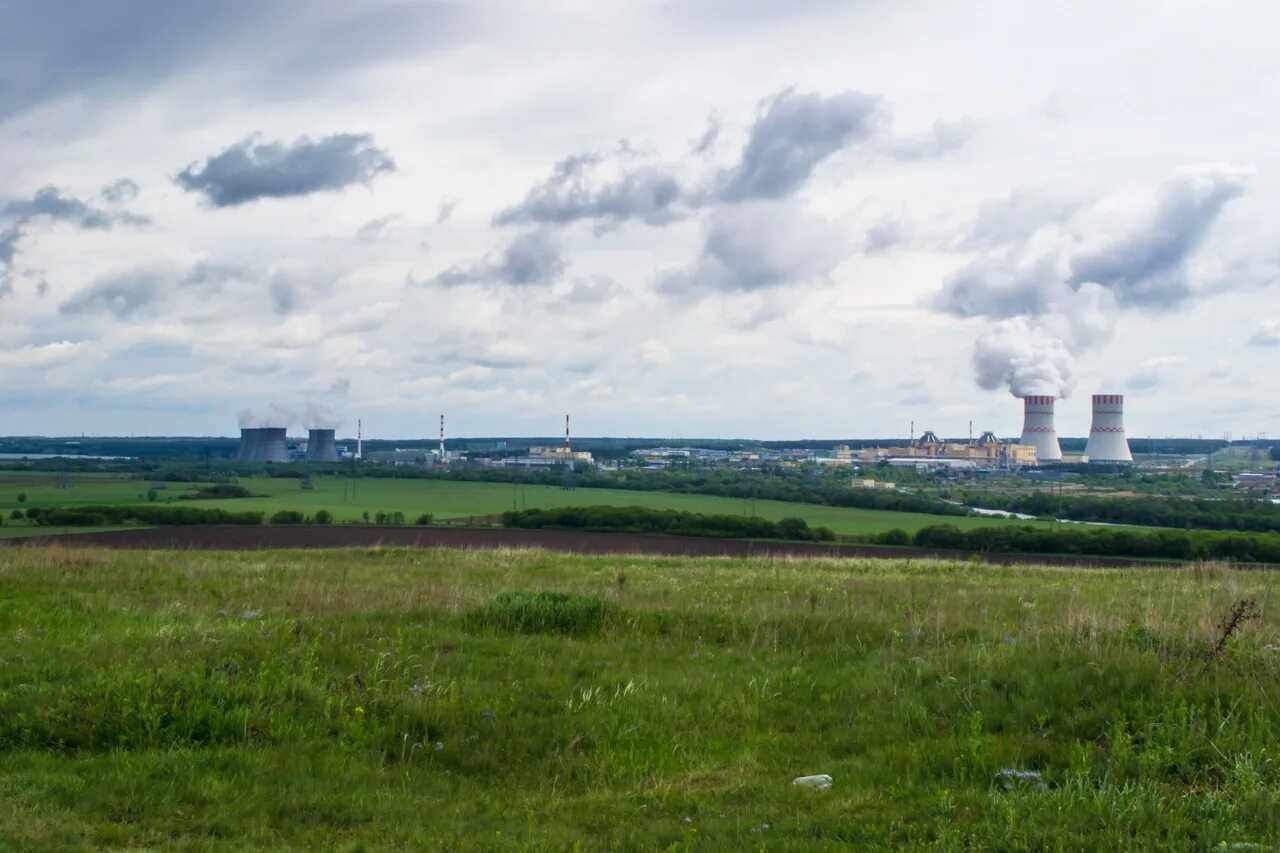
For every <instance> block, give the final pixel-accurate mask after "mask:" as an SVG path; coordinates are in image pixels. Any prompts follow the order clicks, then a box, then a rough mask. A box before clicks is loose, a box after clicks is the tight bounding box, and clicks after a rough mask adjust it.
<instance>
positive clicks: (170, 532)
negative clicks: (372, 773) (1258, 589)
mask: <svg viewBox="0 0 1280 853" xmlns="http://www.w3.org/2000/svg"><path fill="white" fill-rule="evenodd" d="M3 545H61V546H65V547H68V548H72V547H75V548H87V547H97V548H132V549H151V550H179V551H180V550H202V551H256V550H264V549H273V548H360V547H371V546H379V545H383V546H392V547H412V548H545V549H548V550H552V551H565V552H568V553H573V554H653V555H660V556H675V557H680V556H688V557H763V556H793V557H889V558H897V559H923V558H935V559H943V560H967V559H970V558H971V557H972V556H973V555H971V554H969V553H968V552H964V551H948V550H942V549H923V548H882V547H875V546H867V545H826V544H818V543H802V542H765V541H759V540H746V539H709V538H699V537H692V536H644V535H638V534H624V533H587V532H582V531H570V530H506V529H476V528H441V527H376V526H359V525H347V524H343V525H333V526H319V525H307V526H301V525H298V526H295V525H270V524H267V525H227V526H216V525H210V526H198V527H152V528H145V529H140V530H112V531H104V532H101V533H81V534H78V535H76V536H65V537H64V536H56V537H29V538H22V539H0V546H3ZM978 556H979V557H981V559H983V560H984V561H985V562H988V563H997V564H1011V563H1029V562H1030V563H1037V564H1045V565H1056V566H1099V567H1104V566H1133V565H1143V566H1157V565H1162V564H1159V563H1152V562H1145V561H1139V560H1125V559H1118V558H1105V557H1067V556H1054V555H1046V554H1036V555H1016V554H981V555H978ZM1258 568H1263V567H1258Z"/></svg>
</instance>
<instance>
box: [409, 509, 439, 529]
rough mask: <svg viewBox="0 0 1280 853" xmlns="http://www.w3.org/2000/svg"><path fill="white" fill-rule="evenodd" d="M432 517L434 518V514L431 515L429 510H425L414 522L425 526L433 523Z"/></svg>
mask: <svg viewBox="0 0 1280 853" xmlns="http://www.w3.org/2000/svg"><path fill="white" fill-rule="evenodd" d="M432 518H434V516H432V515H431V513H429V512H424V513H423V514H422V515H420V516H418V517H417V519H415V520H414V522H413V523H414V524H420V525H422V526H423V527H425V526H427V525H428V524H430V523H431V519H432Z"/></svg>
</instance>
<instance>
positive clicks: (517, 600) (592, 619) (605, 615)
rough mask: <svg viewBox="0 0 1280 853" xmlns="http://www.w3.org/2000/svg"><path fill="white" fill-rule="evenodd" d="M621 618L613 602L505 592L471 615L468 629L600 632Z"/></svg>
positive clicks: (560, 594) (572, 633) (566, 595)
mask: <svg viewBox="0 0 1280 853" xmlns="http://www.w3.org/2000/svg"><path fill="white" fill-rule="evenodd" d="M617 615H618V607H617V605H615V604H613V603H612V602H608V601H604V600H602V599H599V598H596V597H594V596H586V595H576V594H574V593H567V592H503V593H499V594H498V595H496V596H494V597H493V598H491V599H489V600H488V601H487V602H485V603H484V604H482V605H480V606H479V607H477V608H476V609H474V610H472V611H471V612H470V613H468V614H467V615H466V616H465V617H464V619H463V624H464V625H465V627H466V628H467V629H468V630H472V631H481V630H492V631H500V632H503V633H512V634H565V635H567V636H575V637H577V636H583V635H586V634H593V633H597V632H598V631H599V630H600V629H601V628H603V627H604V626H605V625H606V624H608V623H609V622H611V621H612V620H613V619H615V618H616V617H617Z"/></svg>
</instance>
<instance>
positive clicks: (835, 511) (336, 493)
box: [0, 473, 1026, 534]
mask: <svg viewBox="0 0 1280 853" xmlns="http://www.w3.org/2000/svg"><path fill="white" fill-rule="evenodd" d="M74 483H75V485H74V486H73V487H72V488H69V489H59V488H56V487H55V486H54V480H53V477H52V476H51V475H49V476H41V475H35V474H25V473H24V474H21V475H13V474H9V473H0V514H3V515H6V516H7V515H8V514H9V512H10V511H11V510H12V509H14V508H15V507H20V506H23V504H20V503H18V501H17V495H18V494H19V493H20V492H24V493H25V494H26V495H27V502H26V504H25V506H40V507H51V506H83V505H86V504H94V503H104V504H116V503H142V502H144V501H145V500H146V497H145V493H146V491H147V488H148V485H149V484H148V483H146V482H145V481H140V480H127V479H123V478H113V477H109V476H102V475H83V476H81V475H77V476H76V477H75V478H74ZM240 484H241V485H243V486H245V487H246V488H248V489H249V490H250V491H251V492H254V493H255V494H260V495H264V496H265V497H260V498H239V499H235V500H210V501H190V502H189V505H191V506H197V507H221V508H223V509H228V510H236V511H240V510H245V511H252V510H259V511H262V512H265V513H266V514H267V515H268V516H270V515H271V513H273V512H276V511H277V510H281V509H297V510H301V511H302V512H304V513H306V514H308V515H311V514H314V513H315V512H316V511H318V510H321V509H326V510H328V511H329V512H331V513H333V517H334V518H335V519H337V520H338V521H358V520H360V519H361V518H362V517H363V513H365V512H368V513H369V515H370V516H371V517H372V516H374V515H376V514H377V513H378V512H379V511H382V512H388V513H390V512H397V511H398V512H403V513H404V515H405V518H406V519H407V520H409V521H413V519H415V518H417V517H418V516H419V515H421V514H422V513H431V514H432V515H434V516H435V518H436V520H437V521H442V520H447V519H461V520H464V521H465V520H466V519H468V518H484V517H489V516H495V515H498V514H500V513H502V512H503V511H505V510H509V509H512V508H513V502H514V504H515V505H516V506H518V507H519V508H521V509H535V508H538V509H550V508H555V507H563V506H593V505H603V506H642V507H648V508H652V509H675V510H684V511H687V512H697V513H725V514H732V515H738V514H742V513H744V512H746V513H748V514H749V513H751V512H752V511H754V512H755V513H756V514H757V515H759V516H760V517H762V518H767V519H770V520H772V521H778V520H781V519H783V518H787V517H788V516H796V517H800V518H803V519H804V520H805V521H807V522H808V523H809V525H810V526H811V527H830V528H831V529H832V530H834V531H835V532H836V533H842V534H853V533H869V532H876V531H882V530H889V529H892V528H894V527H901V528H902V529H904V530H907V531H908V532H914V531H916V530H918V529H920V528H921V527H926V526H928V525H930V524H942V523H947V524H955V525H956V526H957V527H961V528H964V529H968V528H971V527H986V526H992V525H1003V524H1009V523H1010V522H1009V521H1007V520H1005V519H1000V518H968V517H964V516H940V515H927V514H924V513H907V512H889V511H884V510H867V509H850V508H843V507H828V506H817V505H814V504H797V503H787V502H785V501H763V500H762V501H755V502H754V508H753V506H752V503H751V502H744V501H742V500H738V499H735V498H721V497H714V496H708V495H678V494H672V493H669V492H632V491H622V490H618V489H573V490H566V489H561V488H557V487H555V486H521V487H513V486H511V485H509V484H503V483H467V482H456V481H449V480H375V479H364V480H359V481H357V482H356V483H355V486H354V489H353V488H352V487H351V486H350V485H349V484H348V483H346V482H345V481H344V480H342V479H340V478H321V477H317V478H316V479H315V480H314V483H313V484H314V488H313V489H312V490H311V491H304V490H303V489H301V488H300V487H299V482H298V481H297V480H290V479H266V478H250V479H244V480H241V481H240ZM186 485H187V484H183V483H170V484H169V488H167V489H164V490H162V491H160V492H159V499H160V500H161V501H169V500H176V498H177V496H178V495H179V494H182V493H183V492H184V491H186ZM353 492H354V494H353ZM183 503H184V504H187V503H188V502H186V501H184V502H183ZM1021 523H1026V522H1021Z"/></svg>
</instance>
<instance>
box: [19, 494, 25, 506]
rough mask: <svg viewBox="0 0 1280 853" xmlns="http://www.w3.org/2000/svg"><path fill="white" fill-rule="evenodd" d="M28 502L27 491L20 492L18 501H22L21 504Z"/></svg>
mask: <svg viewBox="0 0 1280 853" xmlns="http://www.w3.org/2000/svg"><path fill="white" fill-rule="evenodd" d="M26 502H27V493H26V492H18V503H20V504H24V503H26Z"/></svg>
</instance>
